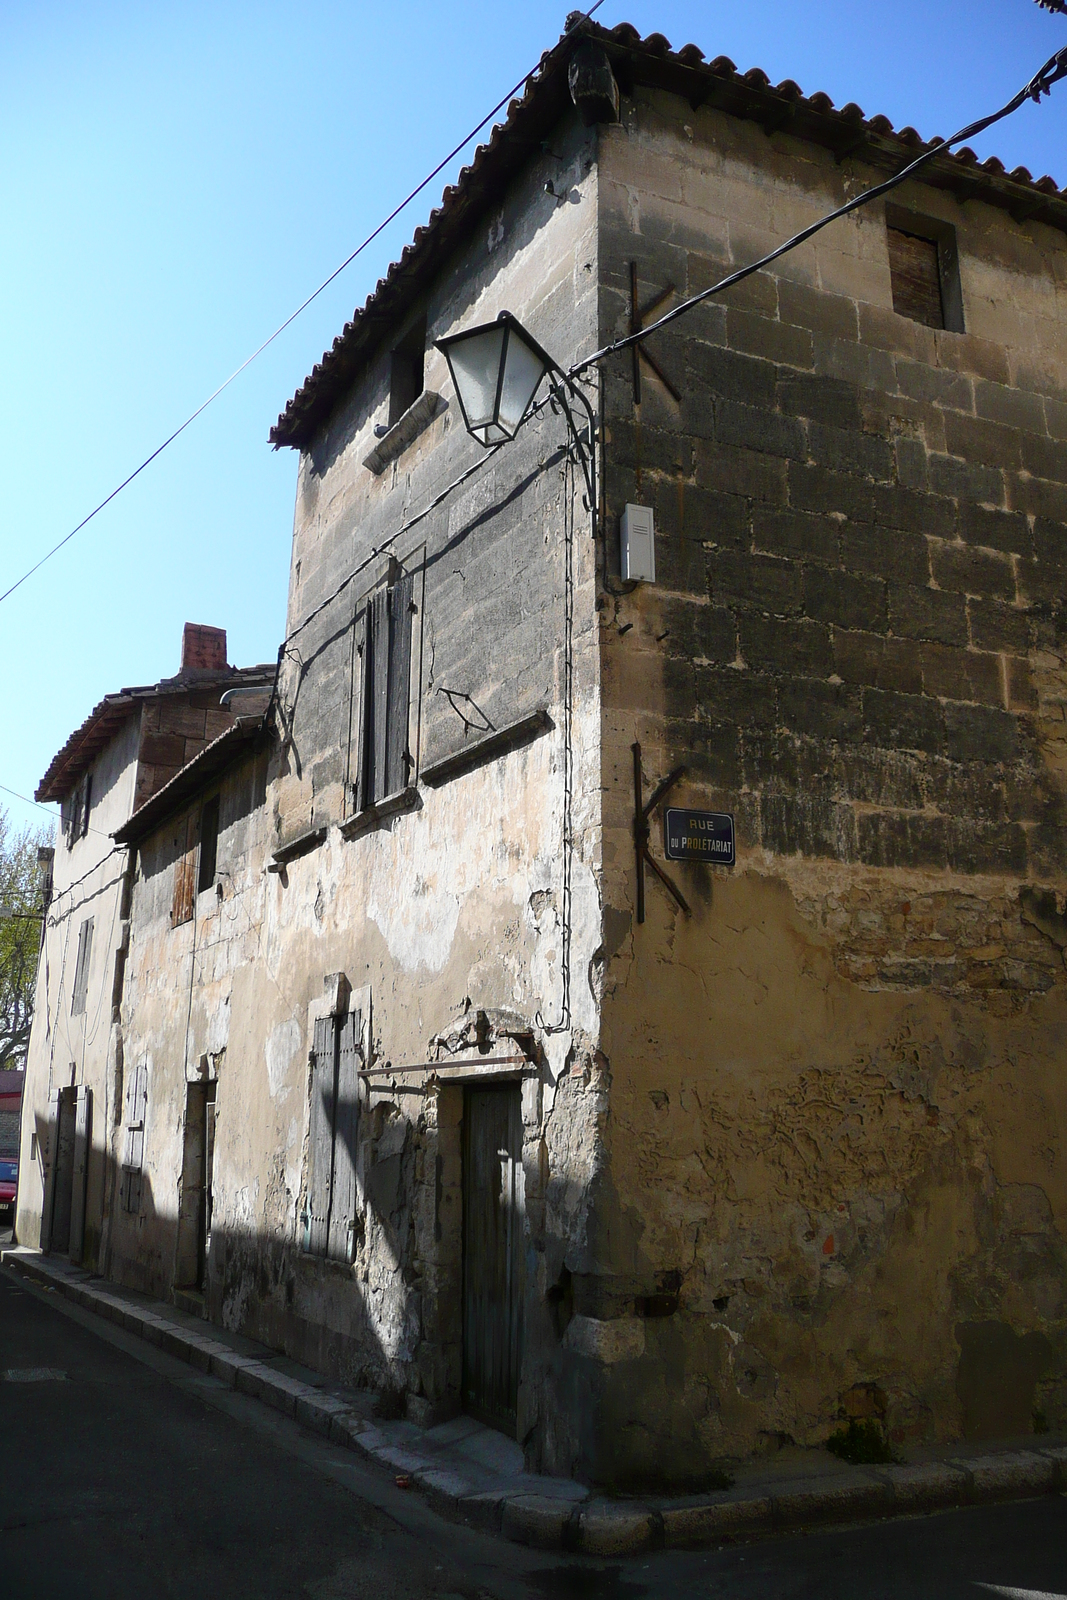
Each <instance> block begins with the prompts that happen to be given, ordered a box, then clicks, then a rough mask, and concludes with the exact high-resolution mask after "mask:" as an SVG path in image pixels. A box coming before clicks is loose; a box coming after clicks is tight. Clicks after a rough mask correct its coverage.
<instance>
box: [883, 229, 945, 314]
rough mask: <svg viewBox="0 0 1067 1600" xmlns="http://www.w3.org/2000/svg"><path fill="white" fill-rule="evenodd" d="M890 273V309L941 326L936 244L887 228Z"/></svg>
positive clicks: (942, 311) (942, 310)
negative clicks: (891, 292) (891, 306)
mask: <svg viewBox="0 0 1067 1600" xmlns="http://www.w3.org/2000/svg"><path fill="white" fill-rule="evenodd" d="M886 232H887V234H888V238H889V275H890V278H891V279H892V283H893V310H894V311H896V312H898V313H899V315H900V316H902V317H910V318H911V320H912V321H913V322H922V323H924V324H925V326H926V327H928V328H943V327H944V326H945V313H944V308H943V306H942V304H941V272H940V268H939V266H938V259H937V244H936V241H935V240H933V239H920V238H918V236H917V235H916V234H914V233H903V232H902V231H901V229H899V228H887V229H886Z"/></svg>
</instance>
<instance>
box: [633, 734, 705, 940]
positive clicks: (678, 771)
mask: <svg viewBox="0 0 1067 1600" xmlns="http://www.w3.org/2000/svg"><path fill="white" fill-rule="evenodd" d="M631 748H632V750H633V755H634V857H635V860H636V863H637V920H638V922H644V920H645V867H646V866H648V867H651V869H652V871H653V872H654V873H655V874H656V877H657V878H658V879H659V881H660V883H662V885H663V887H664V888H665V889H666V890H667V893H668V894H670V895H672V896H673V897H674V899H675V900H676V901H677V903H678V905H679V906H681V908H682V910H683V911H684V912H685V914H686V916H687V917H691V916H692V914H693V913H692V911H691V910H690V907H689V902H688V901H687V900H686V898H685V896H684V895H683V894H682V892H681V890H680V889H678V888H676V887H675V885H674V884H673V883H672V882H671V880H670V878H668V876H667V874H666V873H665V872H664V870H663V868H662V867H661V866H660V864H659V862H658V861H657V860H656V859H655V857H654V856H653V855H652V853H651V851H650V850H649V848H648V842H649V839H650V837H651V830H650V828H649V825H648V819H649V817H650V816H651V815H652V813H653V811H654V810H655V809H656V807H657V806H658V805H659V803H660V801H661V800H663V799H664V798H665V797H666V796H667V795H668V794H669V793H670V791H671V790H672V789H673V788H674V786H675V784H676V783H677V782H678V780H679V778H682V777H684V776H685V767H684V766H682V767H675V769H674V771H673V772H669V773H668V774H667V776H666V777H665V778H664V780H663V782H662V783H661V784H659V785H658V786H657V787H656V788H655V789H654V790H653V791H652V798H651V799H650V800H648V801H646V800H645V780H644V777H643V775H642V771H641V746H640V745H639V744H638V743H637V742H636V740H635V741H634V744H633V745H632V747H631Z"/></svg>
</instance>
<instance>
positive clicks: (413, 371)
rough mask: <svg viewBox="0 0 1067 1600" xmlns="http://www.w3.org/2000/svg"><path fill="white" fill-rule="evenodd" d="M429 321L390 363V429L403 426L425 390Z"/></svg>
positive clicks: (407, 339)
mask: <svg viewBox="0 0 1067 1600" xmlns="http://www.w3.org/2000/svg"><path fill="white" fill-rule="evenodd" d="M425 364H426V318H425V317H421V318H420V319H419V321H418V322H417V323H416V324H415V326H414V327H413V328H412V329H411V331H410V332H409V333H407V334H406V335H405V336H404V338H403V339H402V340H401V341H400V343H399V344H398V345H397V347H396V349H395V350H394V351H393V353H392V357H391V358H390V363H389V426H390V427H392V426H393V423H394V422H399V421H400V418H401V417H402V416H403V415H404V412H405V411H406V410H407V409H408V407H409V406H413V405H414V404H415V401H416V400H417V399H418V398H419V395H420V394H421V393H422V390H423V369H424V367H425Z"/></svg>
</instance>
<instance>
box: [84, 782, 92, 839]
mask: <svg viewBox="0 0 1067 1600" xmlns="http://www.w3.org/2000/svg"><path fill="white" fill-rule="evenodd" d="M92 805H93V775H92V773H91V772H90V773H89V775H88V776H87V778H86V780H85V798H84V800H83V801H82V825H81V833H82V838H83V839H84V837H85V835H86V834H87V833H88V832H89V812H90V811H91V810H92Z"/></svg>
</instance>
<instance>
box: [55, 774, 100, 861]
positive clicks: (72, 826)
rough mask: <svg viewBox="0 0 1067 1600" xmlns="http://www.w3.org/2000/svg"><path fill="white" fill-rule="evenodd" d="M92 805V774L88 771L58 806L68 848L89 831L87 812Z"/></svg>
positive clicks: (71, 847)
mask: <svg viewBox="0 0 1067 1600" xmlns="http://www.w3.org/2000/svg"><path fill="white" fill-rule="evenodd" d="M92 805H93V775H92V773H91V772H90V773H87V774H86V776H85V777H84V778H83V779H82V781H81V783H79V784H78V787H77V788H76V789H72V790H71V792H70V794H68V795H67V796H66V798H65V799H64V801H63V803H62V806H61V808H60V819H61V823H62V828H63V833H64V835H65V837H66V840H67V848H68V849H73V847H74V843H75V841H76V840H77V839H84V838H85V835H86V834H87V833H88V832H89V813H90V811H91V810H92Z"/></svg>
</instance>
